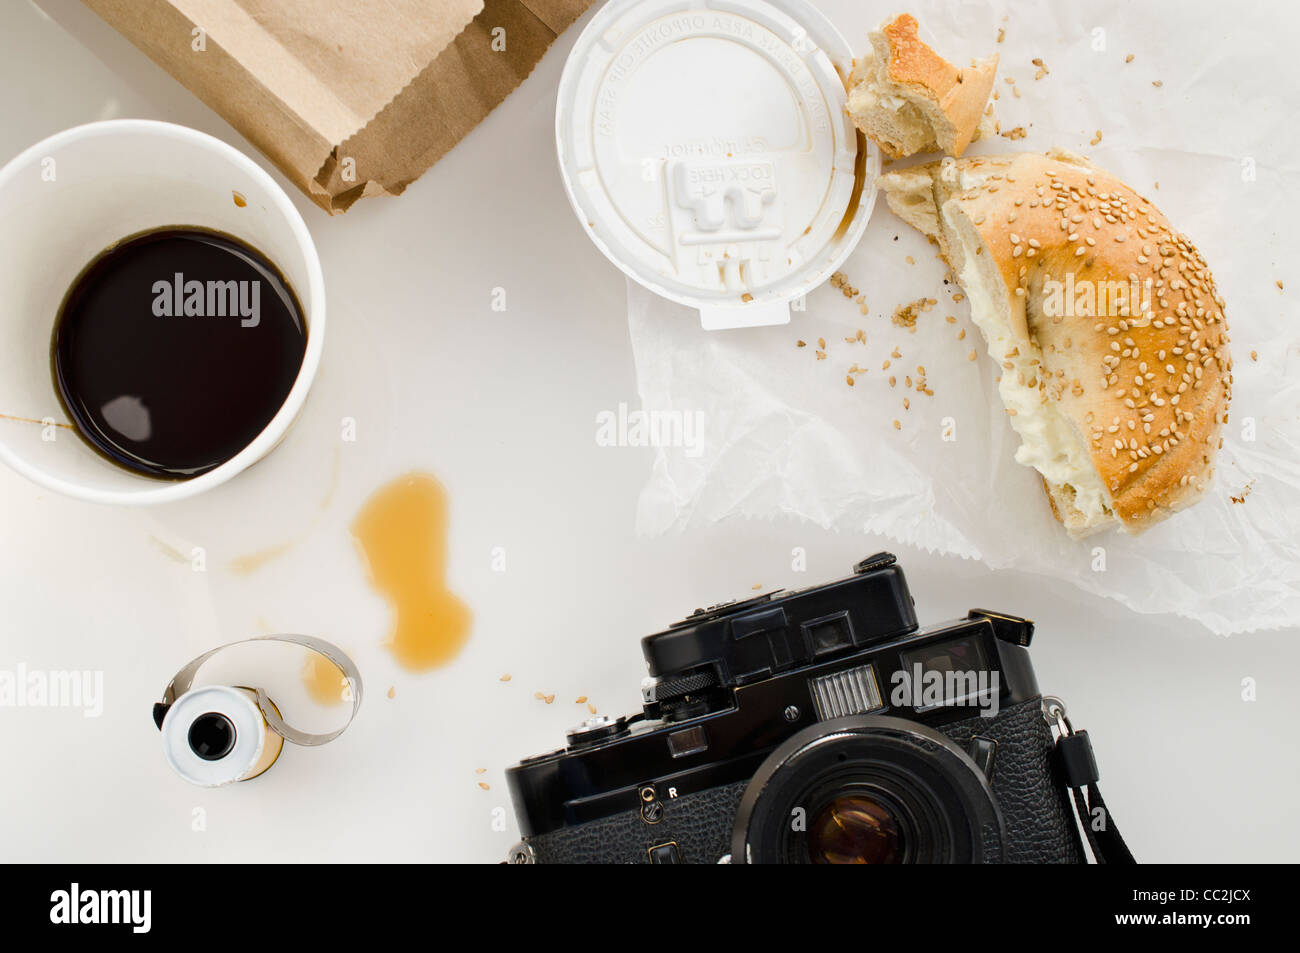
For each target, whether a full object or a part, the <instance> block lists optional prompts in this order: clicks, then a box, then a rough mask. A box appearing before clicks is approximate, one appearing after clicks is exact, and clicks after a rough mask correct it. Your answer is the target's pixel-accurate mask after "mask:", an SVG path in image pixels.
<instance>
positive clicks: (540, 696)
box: [533, 692, 555, 705]
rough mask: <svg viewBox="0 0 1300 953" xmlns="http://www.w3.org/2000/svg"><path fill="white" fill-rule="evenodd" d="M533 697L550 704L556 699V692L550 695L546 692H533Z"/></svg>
mask: <svg viewBox="0 0 1300 953" xmlns="http://www.w3.org/2000/svg"><path fill="white" fill-rule="evenodd" d="M533 697H534V698H536V699H537V700H538V701H539V702H546V704H548V705H549V704H550V703H551V702H553V701H555V695H554V694H550V695H548V694H546V693H545V692H533Z"/></svg>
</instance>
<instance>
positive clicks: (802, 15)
mask: <svg viewBox="0 0 1300 953" xmlns="http://www.w3.org/2000/svg"><path fill="white" fill-rule="evenodd" d="M851 66H852V51H851V50H850V48H849V46H848V44H847V43H846V42H845V41H844V38H843V37H841V36H840V34H839V33H838V32H837V31H836V30H835V28H834V27H833V26H832V25H831V23H830V22H829V21H828V20H827V19H826V18H825V17H824V16H823V15H822V14H821V13H820V12H819V11H818V10H817V9H815V8H814V7H812V6H811V5H810V4H809V3H808V2H807V0H706V4H705V5H702V4H701V2H700V0H610V2H609V3H607V4H606V5H605V6H604V7H603V8H602V9H601V10H599V11H598V12H597V13H596V15H595V16H594V17H593V18H592V20H591V22H590V23H589V24H588V25H587V28H586V29H585V30H584V31H583V33H582V35H581V36H580V37H579V38H578V41H577V43H576V44H575V45H574V47H573V50H572V52H571V53H570V54H569V59H568V62H567V63H566V64H565V68H564V73H563V76H562V77H561V79H560V89H559V96H558V100H557V104H556V114H555V132H556V147H557V149H558V152H559V158H560V169H561V173H562V175H563V177H564V182H565V188H566V190H567V191H568V194H569V199H570V201H571V202H572V203H573V207H574V210H575V211H576V212H577V214H578V218H579V220H580V221H581V222H582V224H583V226H584V227H585V228H586V230H587V232H588V234H589V235H591V237H592V240H593V241H595V243H596V244H597V246H599V247H600V249H601V251H603V252H604V253H605V255H606V256H607V257H608V258H609V259H610V260H611V261H613V262H614V264H616V265H617V266H618V267H619V268H621V269H622V270H623V271H624V272H626V273H627V274H628V275H629V276H630V277H631V278H633V279H634V280H636V281H638V282H640V283H641V284H642V285H644V286H646V287H647V288H649V289H650V290H651V291H654V292H656V293H658V294H661V295H663V296H664V297H666V298H670V299H672V300H674V301H678V302H681V303H682V304H686V305H689V306H691V307H694V308H698V309H699V310H700V313H701V318H702V320H703V323H704V325H705V327H714V328H722V327H753V326H757V325H764V324H784V323H786V322H788V321H789V318H790V315H789V302H791V301H793V300H794V299H796V298H798V297H800V296H801V295H803V294H805V293H807V292H808V291H810V290H812V289H813V288H815V287H817V286H818V285H819V284H821V283H822V282H823V281H825V280H826V279H827V278H829V277H830V275H831V274H832V273H833V272H834V271H835V269H837V268H838V267H839V266H840V265H841V264H842V263H843V261H844V259H845V258H847V257H848V255H849V253H850V252H851V251H852V250H853V247H854V245H856V243H857V241H858V239H859V238H860V237H861V235H862V232H863V230H864V229H865V228H866V224H867V218H868V217H869V215H870V213H871V206H872V205H873V204H874V199H875V180H876V176H877V175H878V173H879V170H880V155H879V153H878V152H877V151H876V149H875V147H874V146H873V145H871V144H870V143H868V142H866V140H864V139H862V138H861V137H860V136H859V135H858V133H857V130H856V129H855V128H854V126H853V123H852V121H851V120H850V119H849V117H848V114H847V112H846V110H845V104H846V99H847V97H846V94H845V91H844V82H843V79H842V78H841V74H843V75H847V74H848V71H849V69H850V68H851Z"/></svg>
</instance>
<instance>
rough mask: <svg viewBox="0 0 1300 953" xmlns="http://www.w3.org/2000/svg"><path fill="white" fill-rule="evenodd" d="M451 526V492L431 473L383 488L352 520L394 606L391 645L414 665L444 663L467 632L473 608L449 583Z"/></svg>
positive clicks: (376, 581) (374, 577)
mask: <svg viewBox="0 0 1300 953" xmlns="http://www.w3.org/2000/svg"><path fill="white" fill-rule="evenodd" d="M447 532H448V502H447V492H446V490H445V489H444V488H443V486H442V484H441V483H439V482H438V480H437V478H435V477H433V476H432V475H430V474H427V473H408V474H406V475H405V476H402V477H399V478H397V479H396V480H394V481H392V482H391V483H389V484H387V485H386V486H383V487H381V488H380V489H379V490H378V491H376V492H375V494H374V495H373V496H371V497H370V499H369V500H367V501H366V504H365V506H364V507H363V508H362V510H361V512H360V513H359V514H358V515H357V518H356V520H355V521H354V522H353V524H352V537H353V539H354V541H355V542H356V543H357V547H358V549H359V550H360V553H361V556H362V559H363V561H364V562H365V564H366V568H367V571H368V574H369V576H370V582H371V585H373V586H374V587H375V589H376V590H378V591H379V593H380V594H381V595H382V596H383V597H384V598H385V599H386V600H388V604H389V607H390V609H391V611H392V615H393V621H392V625H391V627H390V630H389V637H388V640H387V641H386V643H385V646H386V647H387V648H388V649H389V650H390V651H391V652H392V653H393V656H394V657H395V658H396V659H397V661H398V663H399V664H401V665H402V666H403V667H404V668H407V669H411V670H413V671H425V670H427V669H431V668H435V667H437V666H439V665H443V664H446V663H447V662H449V661H451V660H452V659H453V658H455V657H456V655H457V653H459V652H460V650H461V648H462V647H463V646H464V644H465V642H466V640H467V639H468V638H469V630H470V624H471V622H472V621H473V614H472V613H471V612H470V610H469V608H468V607H467V606H466V605H465V603H463V602H462V601H461V600H460V599H459V598H458V597H457V596H456V595H455V593H453V592H451V591H449V590H448V589H447V586H446V574H447Z"/></svg>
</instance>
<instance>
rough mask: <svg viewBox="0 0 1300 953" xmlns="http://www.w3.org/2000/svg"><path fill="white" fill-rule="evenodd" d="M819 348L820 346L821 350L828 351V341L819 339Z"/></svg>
mask: <svg viewBox="0 0 1300 953" xmlns="http://www.w3.org/2000/svg"><path fill="white" fill-rule="evenodd" d="M817 346H818V347H819V348H821V349H822V350H823V351H824V350H826V339H825V338H818V339H817Z"/></svg>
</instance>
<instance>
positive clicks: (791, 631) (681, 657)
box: [641, 553, 917, 691]
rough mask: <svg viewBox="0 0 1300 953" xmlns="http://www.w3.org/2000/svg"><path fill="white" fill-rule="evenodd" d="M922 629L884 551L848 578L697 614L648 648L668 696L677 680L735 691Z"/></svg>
mask: <svg viewBox="0 0 1300 953" xmlns="http://www.w3.org/2000/svg"><path fill="white" fill-rule="evenodd" d="M916 628H917V619H916V612H915V609H914V607H913V604H912V596H911V593H910V592H909V591H908V588H907V581H906V579H905V578H904V576H903V570H902V568H901V567H900V566H898V565H897V560H896V559H895V557H894V556H893V555H892V554H891V553H877V554H876V555H874V556H871V557H869V558H868V559H864V560H862V561H861V562H859V563H858V564H857V565H856V566H855V567H854V573H853V575H852V576H849V577H847V578H845V579H840V580H837V581H835V582H831V583H827V584H825V585H821V586H811V587H809V588H806V589H798V590H794V591H789V592H787V591H785V590H777V591H775V592H770V593H764V594H763V595H761V596H756V597H754V598H751V599H745V600H743V601H739V602H731V603H722V604H720V605H716V606H711V607H709V608H707V609H697V610H696V611H695V612H694V613H693V614H691V615H690V616H688V617H687V618H686V619H683V620H682V621H681V622H678V623H675V624H674V625H672V626H671V627H669V628H668V629H666V630H665V631H663V632H659V633H656V634H654V635H649V636H646V637H645V638H644V639H642V640H641V648H642V652H643V653H644V655H645V659H646V664H647V666H648V668H649V670H650V675H651V676H652V677H654V678H657V679H659V680H660V682H661V687H662V689H664V690H669V691H670V690H671V684H672V682H673V680H674V679H677V678H683V677H691V678H693V679H696V680H698V678H700V677H706V678H707V677H708V676H709V675H712V676H713V678H712V679H710V681H712V682H713V684H714V685H718V686H724V687H730V686H735V685H741V684H745V683H747V682H750V681H754V680H756V679H759V678H767V677H770V676H771V675H774V674H776V673H777V672H781V671H785V670H786V669H789V668H792V667H794V666H796V665H805V664H808V663H809V662H813V661H820V660H822V659H826V658H833V657H834V656H836V655H839V654H844V653H846V652H850V651H854V650H859V649H862V648H864V647H865V646H868V645H872V644H874V643H876V642H880V641H883V640H886V639H890V638H897V637H898V636H900V635H903V634H906V633H907V632H911V631H914V630H915V629H916Z"/></svg>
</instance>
